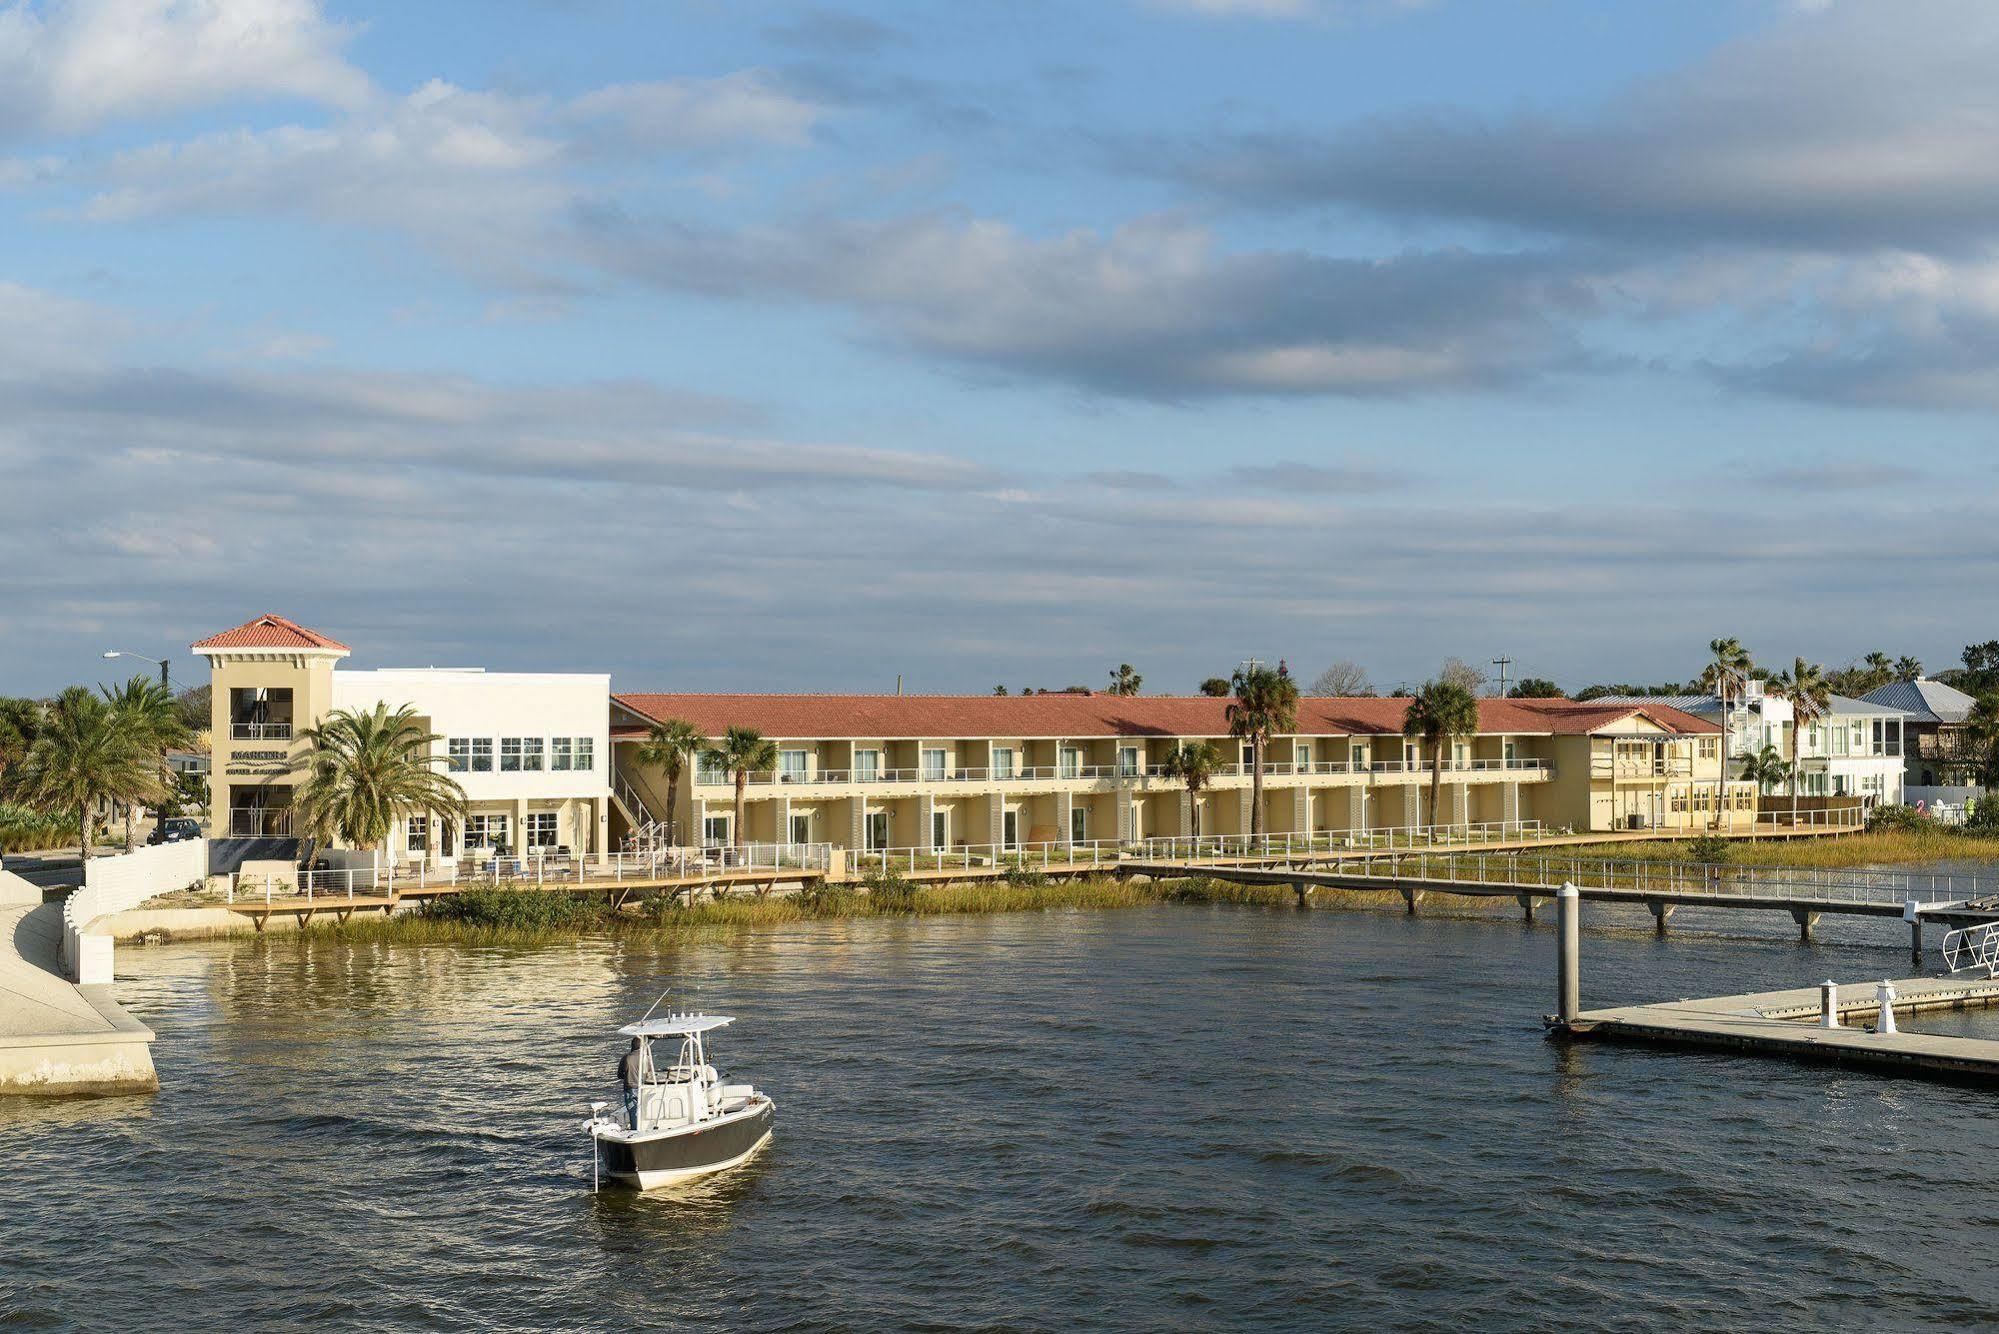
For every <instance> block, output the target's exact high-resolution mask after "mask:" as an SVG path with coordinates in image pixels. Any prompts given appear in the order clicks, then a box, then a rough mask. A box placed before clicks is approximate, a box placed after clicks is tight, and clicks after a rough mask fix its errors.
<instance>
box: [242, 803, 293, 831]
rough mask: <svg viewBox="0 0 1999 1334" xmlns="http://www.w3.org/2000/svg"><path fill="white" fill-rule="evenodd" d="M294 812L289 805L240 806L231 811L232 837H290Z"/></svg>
mask: <svg viewBox="0 0 1999 1334" xmlns="http://www.w3.org/2000/svg"><path fill="white" fill-rule="evenodd" d="M291 836H292V813H291V808H290V807H289V806H250V807H243V806H239V807H237V808H236V809H234V810H232V811H230V812H229V837H231V838H290V837H291Z"/></svg>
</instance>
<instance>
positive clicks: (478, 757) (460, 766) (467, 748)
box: [444, 736, 493, 774]
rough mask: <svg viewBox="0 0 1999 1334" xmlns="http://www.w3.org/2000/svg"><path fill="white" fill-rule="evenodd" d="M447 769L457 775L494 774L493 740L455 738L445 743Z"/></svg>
mask: <svg viewBox="0 0 1999 1334" xmlns="http://www.w3.org/2000/svg"><path fill="white" fill-rule="evenodd" d="M444 755H445V767H446V768H447V769H449V770H450V771H451V772H452V773H455V774H464V773H473V774H489V773H491V772H493V738H491V737H489V736H455V737H452V738H451V739H450V740H449V741H446V742H445V743H444Z"/></svg>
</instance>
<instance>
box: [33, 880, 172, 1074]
mask: <svg viewBox="0 0 1999 1334" xmlns="http://www.w3.org/2000/svg"><path fill="white" fill-rule="evenodd" d="M152 1042H153V1033H152V1030H151V1029H149V1028H147V1027H146V1026H145V1025H144V1024H142V1023H140V1022H139V1021H138V1020H136V1019H134V1018H132V1016H130V1015H129V1014H127V1013H125V1011H124V1010H123V1009H122V1008H121V1007H120V1006H119V1004H118V1002H117V1001H116V1000H114V999H112V996H111V988H110V987H109V986H108V985H103V986H78V985H76V984H74V983H72V982H70V981H69V979H68V977H67V976H66V975H65V970H64V966H63V916H62V905H61V904H59V903H46V904H45V903H43V902H42V891H41V890H40V889H39V888H38V887H36V886H34V885H31V884H29V883H28V882H27V881H25V880H23V879H21V878H20V877H19V876H17V875H14V874H12V873H10V872H5V871H0V1094H9V1093H13V1094H40V1095H65V1094H89V1093H150V1092H152V1091H154V1090H156V1089H158V1088H159V1086H160V1085H159V1076H158V1075H157V1074H156V1073H155V1072H154V1070H153V1053H152Z"/></svg>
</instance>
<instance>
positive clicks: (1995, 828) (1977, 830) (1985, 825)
mask: <svg viewBox="0 0 1999 1334" xmlns="http://www.w3.org/2000/svg"><path fill="white" fill-rule="evenodd" d="M1964 832H1965V833H1967V834H1975V835H1977V836H1978V837H1980V838H1999V797H1995V796H1989V795H1988V796H1983V797H1980V798H1979V799H1978V801H1977V802H1976V804H1974V805H1973V806H1972V808H1971V811H1970V813H1969V814H1967V815H1966V816H1965V817H1964Z"/></svg>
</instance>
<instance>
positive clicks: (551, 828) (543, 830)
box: [526, 811, 556, 848]
mask: <svg viewBox="0 0 1999 1334" xmlns="http://www.w3.org/2000/svg"><path fill="white" fill-rule="evenodd" d="M526 844H527V846H528V847H530V848H552V847H554V846H555V845H556V820H555V812H554V811H529V812H528V823H527V831H526Z"/></svg>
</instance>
